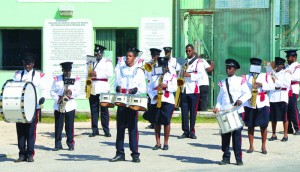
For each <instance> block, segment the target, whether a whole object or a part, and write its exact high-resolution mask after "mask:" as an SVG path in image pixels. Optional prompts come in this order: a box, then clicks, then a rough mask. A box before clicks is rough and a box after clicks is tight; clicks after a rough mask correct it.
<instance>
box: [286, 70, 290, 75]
mask: <svg viewBox="0 0 300 172" xmlns="http://www.w3.org/2000/svg"><path fill="white" fill-rule="evenodd" d="M286 72H287V73H289V74H291V75H292V72H291V71H290V70H285V71H284V73H286Z"/></svg>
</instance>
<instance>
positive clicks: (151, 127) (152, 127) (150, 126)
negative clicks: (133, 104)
mask: <svg viewBox="0 0 300 172" xmlns="http://www.w3.org/2000/svg"><path fill="white" fill-rule="evenodd" d="M146 129H154V124H150V125H148V126H147V127H146Z"/></svg>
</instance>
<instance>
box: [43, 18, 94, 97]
mask: <svg viewBox="0 0 300 172" xmlns="http://www.w3.org/2000/svg"><path fill="white" fill-rule="evenodd" d="M43 35H44V38H43V40H44V46H43V47H44V58H43V60H44V72H45V73H46V74H48V75H51V74H52V75H53V76H54V75H61V74H62V70H61V66H60V63H62V62H66V61H71V62H73V66H72V74H74V75H77V76H79V77H80V79H81V94H80V96H79V98H84V97H85V80H86V76H87V66H86V56H87V55H88V54H92V52H93V51H92V50H93V46H94V44H93V28H92V22H91V21H90V20H87V19H69V20H63V19H60V20H55V19H49V20H45V22H44V30H43Z"/></svg>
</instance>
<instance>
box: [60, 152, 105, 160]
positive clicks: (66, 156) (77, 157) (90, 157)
mask: <svg viewBox="0 0 300 172" xmlns="http://www.w3.org/2000/svg"><path fill="white" fill-rule="evenodd" d="M59 155H60V156H62V159H56V160H58V161H108V160H109V158H101V157H100V156H96V155H70V154H59Z"/></svg>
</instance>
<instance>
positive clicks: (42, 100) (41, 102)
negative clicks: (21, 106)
mask: <svg viewBox="0 0 300 172" xmlns="http://www.w3.org/2000/svg"><path fill="white" fill-rule="evenodd" d="M44 102H45V97H41V98H40V100H39V105H42V104H44Z"/></svg>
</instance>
